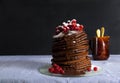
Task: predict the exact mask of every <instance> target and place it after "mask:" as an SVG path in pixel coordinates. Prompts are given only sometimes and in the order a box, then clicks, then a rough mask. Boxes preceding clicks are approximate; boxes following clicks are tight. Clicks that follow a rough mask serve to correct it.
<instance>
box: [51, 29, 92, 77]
mask: <svg viewBox="0 0 120 83" xmlns="http://www.w3.org/2000/svg"><path fill="white" fill-rule="evenodd" d="M88 42H89V41H88V39H87V34H86V33H85V31H83V30H81V31H76V33H74V34H71V35H69V32H68V33H65V35H64V36H63V37H57V38H53V47H52V57H53V58H52V63H56V64H58V65H59V66H61V67H62V68H63V70H64V71H65V73H64V74H65V75H81V74H85V72H86V71H87V69H88V68H90V67H91V61H90V58H89V57H88V49H89V45H88Z"/></svg>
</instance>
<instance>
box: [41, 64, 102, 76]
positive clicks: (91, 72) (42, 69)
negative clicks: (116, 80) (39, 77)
mask: <svg viewBox="0 0 120 83" xmlns="http://www.w3.org/2000/svg"><path fill="white" fill-rule="evenodd" d="M50 67H51V66H50V65H47V66H44V67H41V68H40V73H41V74H44V75H49V76H62V77H76V76H77V77H85V76H94V75H98V74H100V73H101V72H102V68H101V67H99V66H96V65H92V67H91V71H86V73H85V74H83V75H72V76H70V75H62V74H55V73H50V72H49V71H48V68H50ZM94 67H97V71H94V70H93V68H94Z"/></svg>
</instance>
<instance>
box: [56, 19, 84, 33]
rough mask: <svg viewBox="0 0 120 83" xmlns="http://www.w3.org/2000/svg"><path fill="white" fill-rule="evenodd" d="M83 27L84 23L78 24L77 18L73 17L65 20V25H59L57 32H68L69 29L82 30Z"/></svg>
mask: <svg viewBox="0 0 120 83" xmlns="http://www.w3.org/2000/svg"><path fill="white" fill-rule="evenodd" d="M83 28H84V26H83V25H80V24H78V23H77V21H76V19H73V20H71V21H70V20H69V21H68V22H63V25H60V26H58V27H57V28H56V34H59V33H60V32H64V33H67V32H68V31H69V30H75V31H82V30H83Z"/></svg>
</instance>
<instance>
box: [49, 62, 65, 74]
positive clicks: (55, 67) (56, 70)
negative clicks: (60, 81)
mask: <svg viewBox="0 0 120 83" xmlns="http://www.w3.org/2000/svg"><path fill="white" fill-rule="evenodd" d="M48 71H49V72H51V73H55V74H64V70H63V69H62V68H61V67H60V66H59V65H57V64H53V65H52V67H50V68H49V69H48Z"/></svg>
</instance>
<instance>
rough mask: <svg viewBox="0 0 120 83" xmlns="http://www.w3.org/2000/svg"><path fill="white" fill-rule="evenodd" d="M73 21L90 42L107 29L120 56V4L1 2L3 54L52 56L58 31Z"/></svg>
mask: <svg viewBox="0 0 120 83" xmlns="http://www.w3.org/2000/svg"><path fill="white" fill-rule="evenodd" d="M73 18H75V19H77V20H78V22H79V23H80V24H83V25H84V26H85V30H86V32H87V33H88V35H89V39H90V38H91V37H93V36H95V30H96V29H97V28H100V27H101V26H104V27H105V29H106V33H105V34H106V35H109V36H111V39H110V53H111V54H119V53H120V43H119V42H120V38H119V35H120V0H0V54H15V55H16V54H31V55H32V54H51V45H52V35H53V34H54V32H55V27H56V26H58V25H59V24H61V23H62V22H63V21H67V20H71V19H73Z"/></svg>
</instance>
